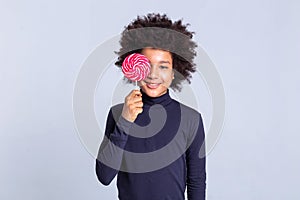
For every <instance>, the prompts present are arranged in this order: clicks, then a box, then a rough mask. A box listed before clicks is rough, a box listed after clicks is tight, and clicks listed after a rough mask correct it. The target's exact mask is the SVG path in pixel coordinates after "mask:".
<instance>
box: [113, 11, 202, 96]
mask: <svg viewBox="0 0 300 200" xmlns="http://www.w3.org/2000/svg"><path fill="white" fill-rule="evenodd" d="M189 25H190V24H183V23H182V20H178V21H174V22H172V20H170V19H169V18H168V17H167V16H166V14H163V15H160V14H155V13H149V14H147V15H146V16H137V19H135V20H134V21H132V22H131V23H130V24H129V25H128V26H125V30H124V31H123V32H122V36H121V39H120V45H121V48H120V50H119V51H118V52H115V53H116V54H117V55H118V60H117V61H116V62H115V64H116V65H117V66H118V67H121V66H122V63H123V61H124V59H125V58H126V56H128V55H129V54H132V53H141V51H142V49H143V48H145V47H151V48H155V49H161V50H165V51H169V52H170V53H171V55H172V60H173V69H174V72H175V78H174V80H173V81H172V84H171V86H170V87H171V88H172V89H173V90H178V91H180V90H181V88H182V86H181V83H182V82H183V81H184V80H186V81H187V82H188V83H191V81H190V79H191V78H192V75H191V74H192V73H193V72H195V71H196V67H195V63H194V61H193V60H194V58H195V56H196V51H195V48H196V47H197V44H196V43H195V42H194V41H192V38H193V34H194V32H191V31H188V30H187V26H189Z"/></svg>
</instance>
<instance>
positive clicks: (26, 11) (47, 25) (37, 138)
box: [0, 0, 300, 200]
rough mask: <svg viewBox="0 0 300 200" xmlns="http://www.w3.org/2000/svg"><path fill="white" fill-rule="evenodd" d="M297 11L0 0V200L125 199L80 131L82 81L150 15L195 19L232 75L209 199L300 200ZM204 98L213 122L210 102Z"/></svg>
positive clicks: (259, 1)
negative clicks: (96, 58)
mask: <svg viewBox="0 0 300 200" xmlns="http://www.w3.org/2000/svg"><path fill="white" fill-rule="evenodd" d="M299 10H300V3H299V1H296V0H294V1H293V0H288V1H283V0H275V1H271V0H252V1H238V0H229V1H217V0H211V1H208V0H200V1H189V0H186V1H169V0H167V1H156V0H155V1H151V2H150V1H149V2H143V1H115V0H112V1H93V0H87V1H81V0H79V1H69V0H68V1H57V0H54V1H37V0H36V1H34V0H29V1H17V0H13V1H8V0H7V1H4V0H1V2H0V91H1V92H0V97H1V98H0V158H1V165H0V169H1V170H0V199H11V200H14V199H23V200H32V199H45V200H48V199H49V200H52V199H73V200H75V199H76V200H81V199H90V200H92V199H94V200H96V199H116V197H117V190H116V186H115V184H116V182H115V180H114V181H113V182H112V183H111V185H110V186H107V187H105V186H103V185H101V184H100V183H99V182H98V180H97V178H96V175H95V171H94V165H95V161H94V158H93V157H92V156H91V155H90V154H89V152H88V151H87V149H86V148H85V147H84V146H83V144H82V142H81V141H80V139H79V136H78V134H77V131H76V127H75V122H74V118H73V110H72V95H73V89H74V83H75V81H76V78H77V75H78V73H79V71H80V68H81V65H82V63H83V62H84V61H85V60H86V58H87V57H88V56H89V55H90V53H91V52H92V51H93V50H94V49H95V48H96V47H97V46H99V45H100V44H101V43H103V42H104V41H106V40H107V39H109V38H111V37H113V36H115V35H117V34H120V32H121V31H122V30H123V28H124V26H125V25H127V24H128V23H129V22H130V21H131V20H132V19H134V18H135V17H136V16H137V15H144V14H146V13H148V12H161V13H166V14H168V16H169V17H170V18H172V19H175V20H177V19H181V18H182V19H183V21H184V22H185V23H187V22H188V23H190V24H191V26H190V27H189V29H190V30H192V31H195V32H196V35H195V41H196V42H197V43H198V45H199V46H201V47H202V48H203V49H205V51H206V53H207V54H208V55H209V57H210V59H211V60H212V61H213V63H214V64H215V66H216V68H217V70H218V72H219V74H220V77H221V79H222V82H223V86H224V90H225V95H226V118H225V123H224V127H223V130H222V132H221V136H220V137H219V140H218V142H217V144H216V146H215V147H214V149H213V150H212V151H211V152H210V154H209V155H208V156H207V199H209V200H210V199H211V200H213V199H216V200H220V199H221V200H226V199H228V200H229V199H230V200H232V199H243V200H253V199H255V200H256V199H263V200H264V199H273V200H282V199H289V200H291V199H295V200H296V199H299V198H300V193H299V184H298V182H299V179H300V175H299V169H300V161H299V158H300V155H299V152H300V151H299V147H298V146H299V145H298V143H299V140H300V136H299V116H298V115H299V111H300V109H299V106H298V102H300V98H299V90H300V83H299V72H300V70H299V69H300V68H299V66H300V59H299V57H300V56H299V53H300V38H299V35H300V26H299V24H300V14H299ZM120 77H121V76H120ZM118 78H119V77H118ZM111 80H112V79H111ZM116 81H118V79H117V80H116ZM99 84H100V86H101V84H105V83H99ZM193 84H194V87H195V84H197V82H196V83H193ZM199 84H200V83H199ZM200 85H201V84H200ZM101 92H102V94H103V96H105V94H108V91H105V90H103V91H101ZM200 92H201V91H200ZM204 93H207V91H205V90H203V94H204ZM98 97H99V96H97V97H96V99H97V106H98V107H97V106H96V108H99V109H100V107H101V106H99V105H103V104H104V102H101V98H98ZM103 101H104V100H103ZM200 104H201V106H200V107H201V109H200V112H202V113H203V114H204V121H205V125H206V129H207V127H208V126H209V122H210V117H209V116H210V112H211V109H210V106H211V105H210V103H209V101H207V99H206V100H205V98H204V100H203V101H201V100H200ZM106 109H108V108H106ZM98 111H99V110H98ZM106 112H107V110H105V111H103V112H97V116H99V119H98V120H99V124H100V125H101V126H103V125H104V123H105V121H103V120H105V118H106V115H107V113H106Z"/></svg>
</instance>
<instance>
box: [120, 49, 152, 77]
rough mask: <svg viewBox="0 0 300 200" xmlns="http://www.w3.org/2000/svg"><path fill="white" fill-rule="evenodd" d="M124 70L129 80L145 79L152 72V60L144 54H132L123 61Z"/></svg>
mask: <svg viewBox="0 0 300 200" xmlns="http://www.w3.org/2000/svg"><path fill="white" fill-rule="evenodd" d="M122 72H123V73H124V75H125V77H126V78H128V79H129V80H132V81H141V80H143V79H145V78H146V77H147V76H148V74H149V72H150V62H149V60H148V59H147V57H146V56H144V55H143V54H139V53H133V54H130V55H129V56H127V57H126V58H125V59H124V61H123V63H122Z"/></svg>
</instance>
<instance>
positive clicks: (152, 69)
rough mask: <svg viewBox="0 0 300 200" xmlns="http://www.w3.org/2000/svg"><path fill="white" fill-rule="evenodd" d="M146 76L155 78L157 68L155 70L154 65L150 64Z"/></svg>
mask: <svg viewBox="0 0 300 200" xmlns="http://www.w3.org/2000/svg"><path fill="white" fill-rule="evenodd" d="M147 78H148V79H155V78H157V70H156V68H155V66H153V65H151V68H150V72H149V74H148V76H147Z"/></svg>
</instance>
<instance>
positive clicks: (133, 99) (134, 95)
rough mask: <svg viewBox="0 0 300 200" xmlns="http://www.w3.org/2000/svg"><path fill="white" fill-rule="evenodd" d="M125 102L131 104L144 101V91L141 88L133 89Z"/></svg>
mask: <svg viewBox="0 0 300 200" xmlns="http://www.w3.org/2000/svg"><path fill="white" fill-rule="evenodd" d="M125 102H128V103H130V104H133V103H137V102H142V93H141V92H140V91H139V90H132V91H131V92H130V93H129V95H127V97H126V99H125Z"/></svg>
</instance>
